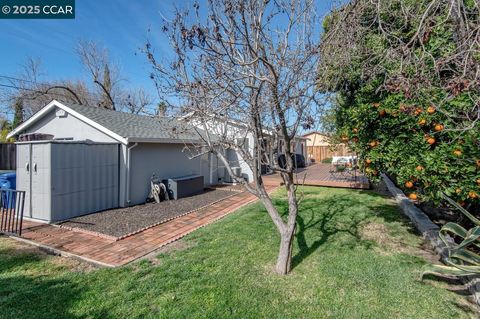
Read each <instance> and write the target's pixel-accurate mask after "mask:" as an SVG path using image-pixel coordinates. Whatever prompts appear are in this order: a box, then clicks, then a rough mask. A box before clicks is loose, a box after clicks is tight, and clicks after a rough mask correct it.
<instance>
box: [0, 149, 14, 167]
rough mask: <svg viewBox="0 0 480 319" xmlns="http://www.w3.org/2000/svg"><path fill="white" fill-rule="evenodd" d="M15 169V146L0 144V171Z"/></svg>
mask: <svg viewBox="0 0 480 319" xmlns="http://www.w3.org/2000/svg"><path fill="white" fill-rule="evenodd" d="M16 167H17V165H16V156H15V144H13V143H0V170H14V169H15V168H16Z"/></svg>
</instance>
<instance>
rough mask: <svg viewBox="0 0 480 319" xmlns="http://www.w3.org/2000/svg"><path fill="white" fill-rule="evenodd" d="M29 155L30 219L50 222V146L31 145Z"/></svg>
mask: <svg viewBox="0 0 480 319" xmlns="http://www.w3.org/2000/svg"><path fill="white" fill-rule="evenodd" d="M31 154H32V156H31V162H32V165H31V176H32V178H31V180H32V182H31V185H32V186H31V202H32V211H31V212H32V214H33V216H32V217H33V218H38V219H42V220H47V221H50V219H51V216H50V203H51V201H50V193H51V182H50V181H51V179H50V162H51V160H50V144H48V143H47V144H32V153H31Z"/></svg>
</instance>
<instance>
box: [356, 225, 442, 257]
mask: <svg viewBox="0 0 480 319" xmlns="http://www.w3.org/2000/svg"><path fill="white" fill-rule="evenodd" d="M360 235H361V237H362V239H364V240H371V241H374V242H376V243H377V244H378V247H376V248H375V249H376V250H377V251H378V252H379V253H380V254H383V255H392V254H396V253H404V254H408V255H413V256H417V257H421V258H423V259H425V260H426V261H428V262H430V263H439V258H438V256H437V255H436V254H435V253H434V252H432V251H431V250H430V249H429V248H428V247H427V246H426V245H425V244H422V245H421V246H420V247H412V246H409V245H407V244H406V243H404V242H403V241H402V239H401V238H400V237H393V236H392V235H390V232H389V230H388V228H387V227H386V226H385V225H384V224H381V223H376V222H370V223H368V224H366V225H365V226H364V227H363V228H362V229H361V232H360Z"/></svg>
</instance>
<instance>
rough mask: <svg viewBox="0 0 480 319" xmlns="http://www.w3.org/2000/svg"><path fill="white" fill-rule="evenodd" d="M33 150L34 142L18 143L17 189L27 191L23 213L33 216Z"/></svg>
mask: <svg viewBox="0 0 480 319" xmlns="http://www.w3.org/2000/svg"><path fill="white" fill-rule="evenodd" d="M31 152H32V144H17V190H20V191H25V207H24V210H23V215H24V216H27V217H32V210H31V209H32V206H31V201H30V194H31V191H32V184H31V168H32V161H31Z"/></svg>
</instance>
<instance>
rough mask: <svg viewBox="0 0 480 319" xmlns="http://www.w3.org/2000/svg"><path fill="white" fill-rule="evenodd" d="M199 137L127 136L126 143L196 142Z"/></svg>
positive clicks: (198, 140)
mask: <svg viewBox="0 0 480 319" xmlns="http://www.w3.org/2000/svg"><path fill="white" fill-rule="evenodd" d="M200 141H201V140H200V139H176V138H146V137H128V138H127V142H128V143H161V144H198V142H200Z"/></svg>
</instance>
